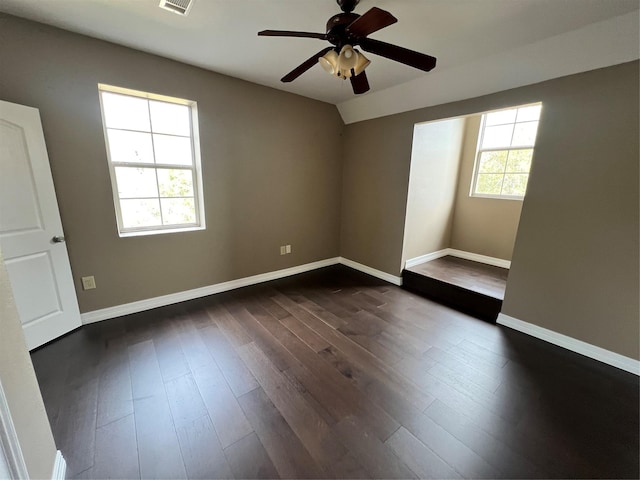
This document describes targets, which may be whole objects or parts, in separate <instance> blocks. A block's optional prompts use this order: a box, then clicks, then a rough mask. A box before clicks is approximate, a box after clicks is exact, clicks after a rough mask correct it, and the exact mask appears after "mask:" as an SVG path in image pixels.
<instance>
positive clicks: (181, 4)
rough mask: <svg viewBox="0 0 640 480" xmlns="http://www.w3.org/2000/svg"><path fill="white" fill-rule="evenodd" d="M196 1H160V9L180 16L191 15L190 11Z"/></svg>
mask: <svg viewBox="0 0 640 480" xmlns="http://www.w3.org/2000/svg"><path fill="white" fill-rule="evenodd" d="M194 1H195V0H160V8H164V9H165V10H169V11H170V12H173V13H177V14H178V15H185V16H186V15H189V10H191V7H192V6H193V2H194Z"/></svg>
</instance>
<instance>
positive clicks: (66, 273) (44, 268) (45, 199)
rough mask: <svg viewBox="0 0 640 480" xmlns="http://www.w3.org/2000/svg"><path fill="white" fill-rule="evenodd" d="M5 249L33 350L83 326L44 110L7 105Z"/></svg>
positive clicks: (2, 154)
mask: <svg viewBox="0 0 640 480" xmlns="http://www.w3.org/2000/svg"><path fill="white" fill-rule="evenodd" d="M0 248H1V250H2V254H3V256H4V259H5V264H6V267H7V271H8V272H9V281H10V282H11V287H12V288H13V295H14V297H15V300H16V305H17V307H18V313H19V314H20V321H21V322H22V327H23V330H24V335H25V339H26V341H27V347H28V348H29V350H31V349H33V348H36V347H38V346H40V345H42V344H43V343H46V342H48V341H50V340H53V339H54V338H57V337H59V336H60V335H63V334H65V333H67V332H69V331H71V330H73V329H74V328H76V327H79V326H80V325H81V322H80V311H79V309H78V300H77V298H76V292H75V290H74V287H73V277H72V275H71V266H70V265H69V257H68V255H67V246H66V245H65V243H64V236H63V232H62V222H61V221H60V212H59V211H58V203H57V200H56V192H55V190H54V188H53V179H52V178H51V170H50V167H49V157H48V155H47V148H46V146H45V143H44V134H43V132H42V124H41V123H40V112H39V111H38V109H37V108H31V107H25V106H23V105H16V104H14V103H8V102H3V101H0Z"/></svg>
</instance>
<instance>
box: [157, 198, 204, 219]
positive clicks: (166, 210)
mask: <svg viewBox="0 0 640 480" xmlns="http://www.w3.org/2000/svg"><path fill="white" fill-rule="evenodd" d="M160 202H161V203H162V220H163V222H164V224H165V225H180V224H183V223H196V207H195V203H194V201H193V198H162V199H160Z"/></svg>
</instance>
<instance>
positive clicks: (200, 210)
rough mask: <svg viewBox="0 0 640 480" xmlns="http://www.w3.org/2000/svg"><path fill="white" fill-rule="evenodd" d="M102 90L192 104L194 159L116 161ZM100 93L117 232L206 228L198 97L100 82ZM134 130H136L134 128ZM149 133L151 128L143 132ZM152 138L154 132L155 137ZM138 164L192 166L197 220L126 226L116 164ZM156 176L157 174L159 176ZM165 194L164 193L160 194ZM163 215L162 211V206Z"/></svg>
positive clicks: (135, 233) (130, 233) (153, 232)
mask: <svg viewBox="0 0 640 480" xmlns="http://www.w3.org/2000/svg"><path fill="white" fill-rule="evenodd" d="M102 92H107V93H115V94H119V95H124V96H130V97H137V98H144V99H147V100H156V101H161V102H166V103H172V104H178V105H185V106H187V107H189V111H190V128H191V152H192V155H193V163H192V165H191V166H188V165H173V164H160V163H155V153H154V163H144V162H140V163H136V162H117V161H113V160H112V159H111V150H110V148H109V138H108V134H107V124H106V121H105V117H104V106H103V104H102ZM98 97H99V99H100V113H101V116H102V130H103V133H104V140H105V146H106V149H107V162H108V164H109V175H110V176H111V188H112V192H113V203H114V207H115V212H116V220H117V224H118V234H119V235H120V237H133V236H141V235H156V234H162V233H177V232H188V231H194V230H204V229H206V223H205V213H204V198H203V197H204V196H203V188H202V162H201V158H200V134H199V130H198V106H197V103H196V102H195V101H192V100H185V99H182V98H176V97H169V96H166V95H159V94H155V93H148V92H142V91H139V90H132V89H129V88H123V87H116V86H113V85H106V84H102V83H99V84H98ZM132 131H135V130H132ZM144 133H149V132H144ZM151 141H152V142H153V135H152V140H151ZM120 166H124V167H139V168H153V169H154V170H158V169H162V168H167V169H168V168H171V169H180V170H190V171H191V172H192V175H193V197H194V205H195V214H196V221H195V222H194V223H184V224H169V225H154V226H148V227H135V228H131V227H130V228H125V227H124V224H123V221H122V211H121V209H120V195H119V194H118V185H117V181H116V171H115V168H116V167H120ZM156 180H157V177H156ZM158 198H162V197H158ZM160 215H162V210H161V213H160Z"/></svg>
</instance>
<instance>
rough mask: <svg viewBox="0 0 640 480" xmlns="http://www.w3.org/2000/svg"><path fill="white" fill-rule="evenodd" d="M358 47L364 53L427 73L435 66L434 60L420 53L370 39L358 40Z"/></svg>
mask: <svg viewBox="0 0 640 480" xmlns="http://www.w3.org/2000/svg"><path fill="white" fill-rule="evenodd" d="M360 46H361V47H362V49H363V50H364V51H366V52H371V53H375V54H376V55H380V56H381V57H386V58H388V59H390V60H395V61H396V62H400V63H404V64H405V65H409V66H410V67H414V68H417V69H420V70H424V71H425V72H428V71H430V70H433V68H434V67H435V66H436V58H435V57H432V56H431V55H426V54H424V53H420V52H414V51H413V50H409V49H407V48H403V47H398V46H397V45H392V44H390V43H385V42H381V41H379V40H373V39H371V38H362V39H360Z"/></svg>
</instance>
